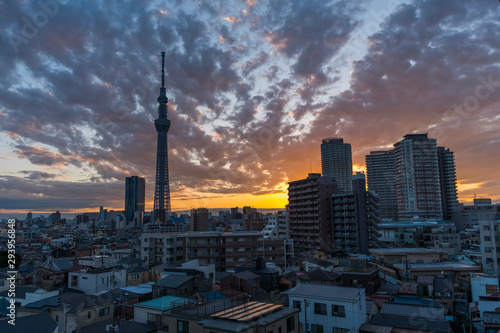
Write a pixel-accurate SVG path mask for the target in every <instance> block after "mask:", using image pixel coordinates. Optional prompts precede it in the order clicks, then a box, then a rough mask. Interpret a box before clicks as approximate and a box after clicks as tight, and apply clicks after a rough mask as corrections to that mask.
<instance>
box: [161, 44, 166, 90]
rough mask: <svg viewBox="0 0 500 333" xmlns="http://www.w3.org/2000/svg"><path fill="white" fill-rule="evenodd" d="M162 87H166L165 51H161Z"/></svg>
mask: <svg viewBox="0 0 500 333" xmlns="http://www.w3.org/2000/svg"><path fill="white" fill-rule="evenodd" d="M161 87H162V88H165V52H162V53H161Z"/></svg>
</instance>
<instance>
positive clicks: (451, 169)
mask: <svg viewBox="0 0 500 333" xmlns="http://www.w3.org/2000/svg"><path fill="white" fill-rule="evenodd" d="M437 154H438V164H439V178H440V183H441V197H442V200H441V205H442V210H443V219H444V220H448V221H451V220H452V218H453V212H454V211H456V210H457V209H458V194H457V174H456V170H455V156H454V153H453V152H452V151H450V150H449V149H445V148H444V147H437Z"/></svg>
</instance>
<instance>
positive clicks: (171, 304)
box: [134, 296, 194, 311]
mask: <svg viewBox="0 0 500 333" xmlns="http://www.w3.org/2000/svg"><path fill="white" fill-rule="evenodd" d="M190 302H194V300H192V299H189V298H184V297H177V296H163V297H158V298H154V299H152V300H149V301H146V302H142V303H137V304H134V306H139V307H141V308H148V309H155V310H160V311H166V310H170V309H173V308H175V307H178V306H180V305H182V304H185V303H190Z"/></svg>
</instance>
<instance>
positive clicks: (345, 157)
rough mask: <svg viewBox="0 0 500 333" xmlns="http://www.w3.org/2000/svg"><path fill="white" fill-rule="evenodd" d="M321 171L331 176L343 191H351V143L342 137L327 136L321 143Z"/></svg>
mask: <svg viewBox="0 0 500 333" xmlns="http://www.w3.org/2000/svg"><path fill="white" fill-rule="evenodd" d="M321 172H322V174H323V176H327V177H333V178H334V179H335V181H336V182H337V185H338V189H339V191H340V192H343V193H350V192H352V151H351V144H350V143H344V139H342V138H327V139H323V141H322V143H321Z"/></svg>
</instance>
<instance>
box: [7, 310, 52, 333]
mask: <svg viewBox="0 0 500 333" xmlns="http://www.w3.org/2000/svg"><path fill="white" fill-rule="evenodd" d="M57 327H58V325H57V323H56V322H55V321H54V319H52V318H51V317H50V316H49V315H48V314H47V313H41V314H37V315H32V316H25V317H18V318H16V325H11V324H9V323H8V321H7V320H1V321H0V332H9V333H26V332H30V333H53V332H55V331H56V329H57Z"/></svg>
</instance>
